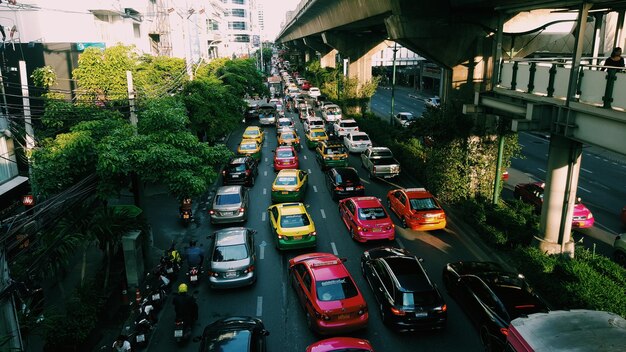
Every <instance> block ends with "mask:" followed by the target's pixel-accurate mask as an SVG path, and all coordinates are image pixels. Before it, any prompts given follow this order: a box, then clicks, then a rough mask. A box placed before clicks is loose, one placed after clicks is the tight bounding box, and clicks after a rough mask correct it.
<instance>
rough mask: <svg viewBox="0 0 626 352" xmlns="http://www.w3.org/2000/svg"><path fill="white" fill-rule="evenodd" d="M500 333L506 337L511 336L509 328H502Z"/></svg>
mask: <svg viewBox="0 0 626 352" xmlns="http://www.w3.org/2000/svg"><path fill="white" fill-rule="evenodd" d="M500 333H501V334H502V335H504V336H508V335H509V329H507V328H500Z"/></svg>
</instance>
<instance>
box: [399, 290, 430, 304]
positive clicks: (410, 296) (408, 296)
mask: <svg viewBox="0 0 626 352" xmlns="http://www.w3.org/2000/svg"><path fill="white" fill-rule="evenodd" d="M401 294H402V300H401V301H400V302H401V303H402V305H403V306H404V307H412V306H423V305H429V304H433V303H435V302H436V301H437V294H436V293H435V291H424V292H402V293H401Z"/></svg>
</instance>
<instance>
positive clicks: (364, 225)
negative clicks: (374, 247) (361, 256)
mask: <svg viewBox="0 0 626 352" xmlns="http://www.w3.org/2000/svg"><path fill="white" fill-rule="evenodd" d="M339 215H340V216H341V220H343V223H344V224H345V225H346V227H347V228H348V231H349V232H350V237H352V239H353V240H355V241H358V242H365V241H370V240H390V241H393V240H394V238H395V235H396V230H395V225H394V224H393V221H392V220H391V218H390V217H389V214H387V211H385V208H383V205H382V204H380V201H379V200H378V198H376V197H352V198H346V199H342V200H341V201H339Z"/></svg>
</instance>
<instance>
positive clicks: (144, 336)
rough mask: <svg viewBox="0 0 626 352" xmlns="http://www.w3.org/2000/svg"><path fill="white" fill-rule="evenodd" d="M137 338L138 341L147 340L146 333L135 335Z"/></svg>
mask: <svg viewBox="0 0 626 352" xmlns="http://www.w3.org/2000/svg"><path fill="white" fill-rule="evenodd" d="M135 338H136V341H137V342H144V341H146V335H143V334H141V335H137V336H135Z"/></svg>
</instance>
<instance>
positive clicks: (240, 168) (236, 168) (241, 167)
mask: <svg viewBox="0 0 626 352" xmlns="http://www.w3.org/2000/svg"><path fill="white" fill-rule="evenodd" d="M228 171H230V172H244V171H246V164H230V165H229V166H228Z"/></svg>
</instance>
